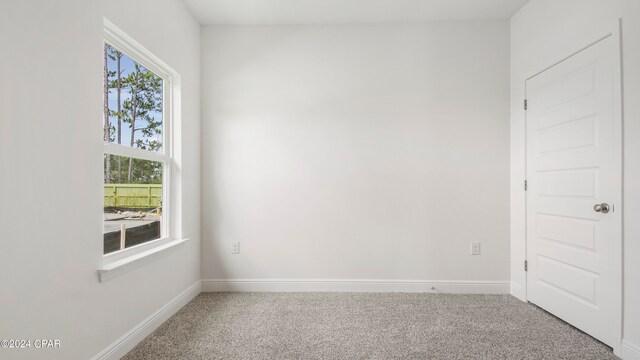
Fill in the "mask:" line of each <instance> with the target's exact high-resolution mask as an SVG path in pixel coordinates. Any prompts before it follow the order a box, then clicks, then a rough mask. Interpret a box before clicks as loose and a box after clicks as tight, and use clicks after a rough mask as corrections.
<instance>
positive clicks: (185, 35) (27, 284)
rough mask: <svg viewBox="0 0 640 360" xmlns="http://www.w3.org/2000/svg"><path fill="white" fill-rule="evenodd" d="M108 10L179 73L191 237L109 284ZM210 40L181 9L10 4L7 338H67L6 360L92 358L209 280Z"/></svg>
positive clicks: (2, 112)
mask: <svg viewBox="0 0 640 360" xmlns="http://www.w3.org/2000/svg"><path fill="white" fill-rule="evenodd" d="M103 3H104V4H103ZM103 6H104V8H102V7H103ZM140 13H144V14H145V15H144V16H138V15H137V14H140ZM103 15H104V16H106V17H108V18H109V19H110V20H111V21H112V22H114V23H115V24H116V25H117V26H119V27H121V28H122V29H123V30H125V31H126V32H128V33H129V35H131V36H132V37H134V38H135V39H136V40H138V41H139V42H141V43H142V44H144V45H145V46H146V47H147V48H148V49H149V50H151V51H152V52H154V53H155V54H156V55H157V56H159V57H160V58H161V59H163V60H164V61H165V62H166V63H168V64H169V65H170V66H171V67H173V68H174V69H175V70H177V71H178V72H179V73H180V74H181V75H182V90H183V91H182V118H183V128H182V133H181V134H177V135H178V136H179V138H180V139H181V140H182V143H183V144H184V147H183V151H182V154H180V158H181V161H182V166H181V171H182V176H183V183H182V187H183V190H184V191H182V196H183V214H184V222H183V234H184V236H185V237H189V238H191V241H190V242H188V243H186V244H185V245H184V246H181V247H179V248H177V249H175V250H174V251H171V252H169V253H167V254H164V255H162V256H159V257H157V258H155V259H153V260H151V261H149V262H148V263H146V264H143V265H141V266H140V267H138V268H136V269H133V270H131V271H130V272H127V273H125V274H123V275H122V276H119V277H117V278H114V279H111V280H109V281H107V282H104V283H100V282H98V277H97V273H96V270H97V269H98V267H99V265H100V263H101V259H102V239H101V238H102V216H101V213H102V209H101V201H102V200H101V197H102V176H101V173H102V170H101V167H102V140H101V139H102V135H101V127H102V125H101V112H102V95H101V91H102V83H101V80H102V41H103V38H102V16H103ZM199 36H200V33H199V25H198V24H197V23H196V22H195V20H193V19H192V17H191V15H190V14H189V13H188V12H187V11H186V10H185V9H184V7H183V5H182V3H181V2H179V1H171V0H163V1H152V0H140V1H135V2H131V1H125V0H117V1H108V2H98V1H86V0H61V1H52V2H48V1H36V0H24V1H11V2H6V1H5V2H2V5H0V44H1V46H2V49H4V50H3V55H2V56H0V75H1V76H0V79H2V81H0V136H1V140H2V141H0V164H1V165H0V169H1V170H0V199H1V200H0V201H1V203H2V206H1V207H0V233H1V235H0V237H1V240H0V294H1V295H0V339H7V338H8V339H42V338H46V339H60V340H61V343H62V348H61V349H56V350H36V349H33V348H32V349H30V350H13V351H9V350H5V349H2V350H0V357H2V358H7V356H8V357H9V358H12V359H13V358H15V359H22V358H24V359H26V358H33V359H35V358H42V359H88V358H91V357H93V356H94V355H96V354H98V353H99V352H100V351H102V350H103V349H105V348H106V347H107V346H109V345H110V344H111V343H113V342H114V341H115V340H116V339H117V338H119V337H120V336H122V335H123V334H125V333H126V332H127V331H129V330H130V329H132V328H133V327H134V326H135V325H136V324H138V323H139V322H140V321H142V320H143V319H145V318H147V317H148V316H149V315H151V314H152V313H154V312H155V311H156V310H158V309H159V308H160V307H161V306H162V305H164V304H166V303H167V302H168V301H170V300H171V299H173V298H174V297H176V296H177V295H178V294H180V293H181V292H182V291H183V290H185V289H187V288H188V287H189V286H190V285H192V284H194V283H196V282H197V281H198V280H199V279H200V243H199V238H200V234H199V232H200V221H199V219H200V204H199V188H200V173H199V165H200V161H199V131H200V130H199V124H200V122H199V117H200V101H199V100H200V82H199V81H200V71H199V67H200V53H199Z"/></svg>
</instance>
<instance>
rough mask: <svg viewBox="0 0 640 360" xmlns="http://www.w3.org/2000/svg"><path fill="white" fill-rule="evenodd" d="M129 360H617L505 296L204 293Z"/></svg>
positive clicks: (566, 327) (569, 329) (565, 326)
mask: <svg viewBox="0 0 640 360" xmlns="http://www.w3.org/2000/svg"><path fill="white" fill-rule="evenodd" d="M124 359H127V360H134V359H225V360H232V359H536V360H537V359H550V360H551V359H553V360H557V359H576V360H589V359H593V360H607V359H617V357H615V356H614V355H613V353H612V352H611V349H609V348H608V347H606V346H604V345H603V344H601V343H600V342H598V341H596V340H594V339H593V338H591V337H590V336H588V335H586V334H584V333H582V332H580V331H578V330H577V329H575V328H573V327H572V326H570V325H568V324H566V323H564V322H562V321H560V320H558V319H557V318H555V317H553V316H551V315H550V314H548V313H546V312H545V311H543V310H541V309H539V308H537V307H535V306H533V305H530V304H526V303H523V302H520V301H518V300H516V299H515V298H513V297H511V296H507V295H443V294H405V293H379V294H378V293H203V294H200V295H198V296H197V297H196V298H195V299H194V300H193V301H191V302H190V303H189V304H188V305H187V306H185V307H184V308H183V309H181V310H180V311H179V312H178V313H177V314H176V315H174V316H173V317H171V318H170V319H169V320H168V321H167V322H166V323H164V324H163V325H162V326H161V327H160V328H158V329H157V330H156V331H155V332H154V333H153V334H151V335H150V336H149V337H147V338H146V339H145V340H144V341H142V342H141V343H140V344H139V345H138V346H137V347H136V348H134V349H133V350H132V351H131V352H130V353H129V354H127V356H125V358H124Z"/></svg>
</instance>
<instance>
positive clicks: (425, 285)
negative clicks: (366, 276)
mask: <svg viewBox="0 0 640 360" xmlns="http://www.w3.org/2000/svg"><path fill="white" fill-rule="evenodd" d="M202 291H203V292H220V291H239V292H419V293H451V294H509V282H508V281H429V280H359V279H349V280H347V279H203V280H202Z"/></svg>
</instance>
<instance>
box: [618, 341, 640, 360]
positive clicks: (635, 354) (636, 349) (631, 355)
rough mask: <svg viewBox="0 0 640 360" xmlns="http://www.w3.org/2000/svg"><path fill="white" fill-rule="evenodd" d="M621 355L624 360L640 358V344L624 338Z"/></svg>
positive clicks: (639, 359)
mask: <svg viewBox="0 0 640 360" xmlns="http://www.w3.org/2000/svg"><path fill="white" fill-rule="evenodd" d="M619 355H620V357H621V358H622V359H623V360H640V346H638V345H636V344H631V343H630V342H628V341H625V340H622V346H621V347H620V354H619Z"/></svg>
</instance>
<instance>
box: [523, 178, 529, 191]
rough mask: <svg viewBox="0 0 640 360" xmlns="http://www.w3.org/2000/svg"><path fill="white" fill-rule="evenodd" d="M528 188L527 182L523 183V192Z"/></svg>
mask: <svg viewBox="0 0 640 360" xmlns="http://www.w3.org/2000/svg"><path fill="white" fill-rule="evenodd" d="M528 187H529V185H527V180H525V181H524V191H527V188H528Z"/></svg>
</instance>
